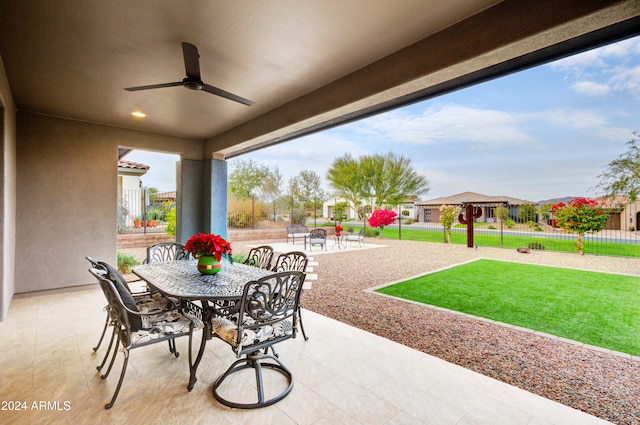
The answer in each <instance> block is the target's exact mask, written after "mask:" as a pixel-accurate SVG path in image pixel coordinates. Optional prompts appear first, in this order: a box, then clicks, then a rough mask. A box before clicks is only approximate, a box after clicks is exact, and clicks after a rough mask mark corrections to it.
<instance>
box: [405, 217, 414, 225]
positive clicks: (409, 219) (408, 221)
mask: <svg viewBox="0 0 640 425" xmlns="http://www.w3.org/2000/svg"><path fill="white" fill-rule="evenodd" d="M404 224H413V219H412V218H408V219H406V220H405V221H404Z"/></svg>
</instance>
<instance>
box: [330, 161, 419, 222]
mask: <svg viewBox="0 0 640 425" xmlns="http://www.w3.org/2000/svg"><path fill="white" fill-rule="evenodd" d="M327 180H328V181H329V183H330V184H331V186H332V187H333V188H334V189H335V190H336V191H337V192H338V193H339V194H340V196H342V197H344V198H345V199H347V200H348V201H349V202H350V203H351V204H352V205H353V207H354V208H355V209H356V211H358V216H359V217H360V218H362V217H364V212H363V209H362V200H363V199H369V200H371V208H372V209H375V207H376V206H380V205H385V204H389V205H392V206H395V205H398V204H400V203H401V202H402V201H404V200H405V199H406V198H407V197H408V196H410V195H421V194H424V193H427V192H428V191H429V182H428V180H427V179H426V178H425V177H424V176H423V175H421V174H419V173H418V172H416V171H415V170H414V169H413V167H412V166H411V160H410V159H408V158H405V157H404V156H402V155H400V156H398V155H396V154H394V153H392V152H389V153H387V154H386V155H380V154H375V155H364V156H362V157H360V158H358V159H355V158H353V157H352V156H351V155H349V154H345V155H343V156H341V157H339V158H337V159H336V160H334V161H333V163H332V164H331V166H330V167H329V170H328V171H327Z"/></svg>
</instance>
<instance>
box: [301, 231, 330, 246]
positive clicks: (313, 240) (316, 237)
mask: <svg viewBox="0 0 640 425" xmlns="http://www.w3.org/2000/svg"><path fill="white" fill-rule="evenodd" d="M307 243H308V244H309V250H311V249H312V247H313V245H320V248H324V249H325V251H326V249H327V231H326V230H324V229H313V230H311V232H309V236H307ZM305 245H306V244H305Z"/></svg>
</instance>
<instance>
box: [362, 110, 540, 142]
mask: <svg viewBox="0 0 640 425" xmlns="http://www.w3.org/2000/svg"><path fill="white" fill-rule="evenodd" d="M526 120H527V117H526V115H523V114H518V113H512V112H505V111H498V110H494V109H479V108H472V107H467V106H462V105H456V104H448V105H443V106H436V107H430V108H427V109H426V110H425V111H424V112H423V113H422V114H421V115H414V114H411V113H409V112H407V111H392V112H388V113H386V114H384V115H380V116H377V117H375V118H373V119H368V120H366V121H364V122H363V123H361V125H365V126H368V127H369V128H370V129H371V130H373V131H374V132H377V133H378V134H379V136H381V137H385V138H387V139H390V140H392V141H394V142H396V143H404V144H413V145H428V144H438V143H442V142H447V143H449V142H451V141H463V142H470V143H473V144H482V145H498V146H499V145H504V144H514V143H515V144H522V143H531V142H533V141H534V140H535V139H534V138H533V137H531V136H530V135H529V134H527V133H526V132H524V131H523V130H522V129H521V128H520V124H522V122H524V121H526Z"/></svg>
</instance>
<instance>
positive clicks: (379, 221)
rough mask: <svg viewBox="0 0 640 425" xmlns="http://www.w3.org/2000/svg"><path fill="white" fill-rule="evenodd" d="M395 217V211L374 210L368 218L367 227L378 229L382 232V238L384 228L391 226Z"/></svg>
mask: <svg viewBox="0 0 640 425" xmlns="http://www.w3.org/2000/svg"><path fill="white" fill-rule="evenodd" d="M397 215H398V214H396V212H395V211H390V210H387V209H381V210H375V211H374V212H373V213H372V214H371V217H369V225H370V226H371V227H379V228H380V230H382V237H384V226H388V225H390V224H393V223H394V222H395V221H396V216H397Z"/></svg>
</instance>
